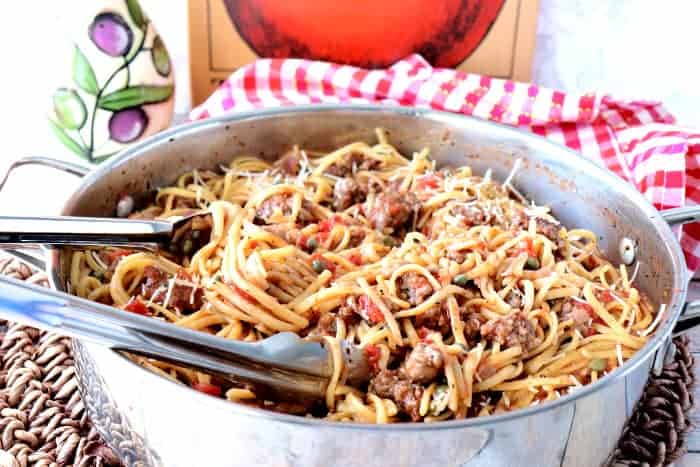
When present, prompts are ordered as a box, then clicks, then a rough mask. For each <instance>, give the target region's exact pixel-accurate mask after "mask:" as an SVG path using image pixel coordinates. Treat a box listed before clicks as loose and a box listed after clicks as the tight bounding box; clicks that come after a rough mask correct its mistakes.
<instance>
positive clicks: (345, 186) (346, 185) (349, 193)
mask: <svg viewBox="0 0 700 467" xmlns="http://www.w3.org/2000/svg"><path fill="white" fill-rule="evenodd" d="M365 196H366V192H365V191H363V190H362V187H361V186H360V184H359V183H357V182H356V181H355V179H353V178H350V177H346V178H341V179H340V180H338V181H337V182H335V186H334V187H333V209H335V210H336V211H343V210H345V209H347V208H349V207H350V206H352V205H353V204H357V203H361V202H363V201H364V200H365Z"/></svg>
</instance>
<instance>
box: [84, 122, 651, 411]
mask: <svg viewBox="0 0 700 467" xmlns="http://www.w3.org/2000/svg"><path fill="white" fill-rule="evenodd" d="M377 136H378V142H377V143H376V144H375V145H369V144H366V143H364V142H358V143H353V144H350V145H348V146H345V147H342V148H340V149H337V150H335V151H333V152H331V153H328V154H320V153H311V152H306V151H304V150H302V149H299V148H297V147H295V148H294V149H293V150H291V151H290V152H289V153H287V154H285V155H283V156H282V157H281V158H280V159H279V160H278V161H277V162H275V163H274V164H270V163H268V162H265V161H263V160H261V159H257V158H254V157H238V158H236V159H235V160H234V161H233V162H232V163H231V164H230V165H229V166H226V167H222V173H215V172H211V171H197V170H195V171H192V172H189V173H187V174H184V175H182V176H181V177H180V178H179V179H178V180H177V183H176V184H175V185H173V186H170V187H166V188H162V189H160V190H159V191H158V193H157V195H156V197H155V200H154V202H153V204H152V205H150V206H148V207H146V208H145V209H143V210H141V211H139V212H136V213H135V214H132V217H142V218H143V217H157V218H173V217H176V216H182V215H186V214H190V213H193V212H196V211H198V210H206V211H208V212H209V213H210V214H211V217H210V218H211V221H209V220H207V219H202V218H196V219H195V220H193V221H192V224H191V225H190V226H188V228H187V229H185V231H183V232H179V233H178V235H177V237H176V241H175V242H174V243H173V244H172V245H171V248H170V251H169V252H166V253H164V254H160V255H154V254H152V253H143V252H134V251H128V250H115V249H107V250H101V251H76V252H74V254H73V257H72V265H71V274H70V281H71V283H70V288H71V292H72V293H75V294H77V295H80V296H82V297H87V298H89V299H92V300H97V301H101V302H105V303H108V304H113V305H115V306H117V307H121V308H123V309H125V310H127V311H131V312H135V313H141V314H144V315H148V316H153V317H155V318H158V319H163V320H167V321H169V322H172V323H175V324H177V325H180V326H185V327H188V328H191V329H196V330H200V331H202V332H208V333H212V334H216V335H218V336H222V337H224V338H228V339H240V340H247V341H255V340H259V339H263V338H265V337H266V336H269V335H272V334H274V333H277V332H282V331H292V332H295V333H298V334H299V335H302V336H305V337H308V338H314V339H322V340H323V341H325V343H326V344H327V345H328V347H329V348H330V350H331V354H332V356H333V361H334V363H335V371H334V374H333V378H332V381H331V383H330V385H329V387H328V391H327V395H326V398H325V400H324V401H323V402H322V403H315V404H309V403H302V402H300V403H299V404H291V403H288V402H285V403H281V402H276V401H268V400H261V399H260V398H258V397H257V396H256V394H255V391H254V389H253V388H249V387H231V386H230V384H228V385H224V384H223V383H222V382H221V381H216V380H215V379H213V378H212V377H210V376H208V375H206V374H203V373H199V372H196V371H193V370H188V369H183V368H180V367H176V366H173V365H170V364H165V363H162V362H158V361H154V360H150V359H145V358H138V360H139V362H140V363H141V364H143V365H144V366H146V367H148V368H150V369H151V370H153V371H157V372H158V373H160V374H163V375H165V376H168V377H171V378H173V379H176V380H178V381H180V382H182V383H185V384H188V385H190V386H192V387H194V388H195V389H199V390H201V391H204V392H207V393H209V394H215V395H219V396H221V397H226V398H228V399H230V400H233V401H237V402H239V403H244V404H253V405H257V406H260V407H265V408H269V409H273V410H280V411H285V412H290V413H297V414H302V415H313V416H319V417H327V418H329V419H332V420H338V421H357V422H368V423H387V422H395V421H408V420H411V421H425V422H431V421H438V420H446V419H452V418H464V417H474V416H484V415H489V414H493V413H498V412H502V411H508V410H513V409H517V408H521V407H527V406H531V405H534V404H538V403H540V402H541V401H546V400H552V399H555V398H558V397H560V396H561V395H562V394H565V393H567V392H570V391H574V390H576V389H577V388H579V387H580V386H582V385H585V384H588V383H591V382H594V381H596V380H597V379H599V378H601V377H602V376H604V375H605V374H607V373H609V372H611V371H613V370H614V369H615V368H617V367H619V366H620V365H621V364H622V363H623V362H624V360H626V359H628V358H630V357H631V356H632V355H633V354H634V353H635V352H636V351H637V350H639V349H640V348H641V347H642V346H643V345H644V343H645V342H646V341H647V339H648V336H649V334H650V333H651V332H652V331H653V329H654V327H655V326H656V325H657V324H658V322H659V320H658V319H656V318H658V316H655V313H654V311H653V310H652V307H651V305H650V303H649V302H648V300H647V299H646V298H645V297H644V296H643V295H642V294H640V293H639V291H638V290H637V289H636V288H634V286H633V285H632V283H631V282H632V281H631V280H630V278H629V274H628V271H627V270H626V268H625V266H624V265H620V266H619V267H616V266H614V265H612V264H611V263H610V262H609V261H607V260H606V259H605V258H603V257H602V256H601V254H600V252H599V250H598V247H597V244H596V236H595V234H594V233H592V232H590V231H588V230H583V229H574V230H567V229H566V228H564V227H563V226H561V225H560V224H559V222H558V221H557V220H556V219H555V218H554V217H552V215H551V214H550V212H549V210H548V208H546V207H543V206H536V205H534V203H529V202H527V201H526V200H525V198H524V197H523V196H522V195H521V194H520V193H518V192H517V191H516V190H515V189H514V188H513V187H512V185H511V180H512V179H513V177H514V176H517V174H516V173H515V171H516V170H517V167H518V165H519V164H518V163H516V164H515V165H514V170H513V172H511V174H510V175H509V177H508V178H507V180H506V182H505V183H503V184H500V183H498V182H496V181H493V180H491V176H490V173H487V174H486V175H485V176H484V177H480V176H476V175H474V174H473V173H472V171H471V170H470V169H469V168H468V167H460V168H442V169H440V170H437V169H436V167H435V162H434V161H432V160H431V159H430V157H429V155H428V150H424V151H422V152H420V153H416V154H414V155H413V157H412V158H411V159H410V160H409V159H406V158H404V157H403V156H402V155H401V154H399V152H398V151H397V150H396V149H395V148H394V147H393V146H391V145H390V144H389V143H388V141H387V138H386V135H385V134H384V133H383V132H382V131H381V130H378V131H377ZM342 341H349V342H351V343H353V344H355V345H358V346H360V347H362V348H363V349H364V353H365V356H366V359H367V361H368V363H369V365H370V368H371V375H370V376H369V381H368V382H366V383H363V384H359V385H355V386H351V385H350V384H349V383H348V381H347V374H346V373H347V372H346V369H345V368H343V360H342V358H341V354H340V343H341V342H342Z"/></svg>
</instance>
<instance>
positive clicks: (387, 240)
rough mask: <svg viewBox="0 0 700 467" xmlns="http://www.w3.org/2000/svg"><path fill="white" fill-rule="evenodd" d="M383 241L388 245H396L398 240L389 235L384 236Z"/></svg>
mask: <svg viewBox="0 0 700 467" xmlns="http://www.w3.org/2000/svg"><path fill="white" fill-rule="evenodd" d="M382 243H383V244H384V245H386V246H394V245H396V241H395V240H394V239H393V238H392V237H389V236H386V237H384V238H383V239H382Z"/></svg>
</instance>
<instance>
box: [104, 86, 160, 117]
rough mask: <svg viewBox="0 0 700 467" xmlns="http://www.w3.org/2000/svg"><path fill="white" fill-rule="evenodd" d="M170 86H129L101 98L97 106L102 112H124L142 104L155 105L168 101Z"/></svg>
mask: <svg viewBox="0 0 700 467" xmlns="http://www.w3.org/2000/svg"><path fill="white" fill-rule="evenodd" d="M172 95H173V87H172V86H170V85H169V86H131V87H128V88H124V89H120V90H119V91H114V92H112V93H109V94H107V95H106V96H102V97H101V98H100V102H99V106H100V108H101V109H104V110H111V111H117V110H124V109H128V108H129V107H136V106H139V105H144V104H156V103H158V102H163V101H166V100H168V99H170V96H172Z"/></svg>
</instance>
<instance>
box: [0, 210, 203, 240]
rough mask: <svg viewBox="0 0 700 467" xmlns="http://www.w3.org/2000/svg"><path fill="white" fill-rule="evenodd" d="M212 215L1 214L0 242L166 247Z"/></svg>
mask: <svg viewBox="0 0 700 467" xmlns="http://www.w3.org/2000/svg"><path fill="white" fill-rule="evenodd" d="M210 216H211V214H210V213H208V212H206V211H198V212H196V213H194V214H191V215H188V216H184V217H181V218H179V219H177V220H175V221H172V222H171V221H166V220H152V219H115V218H108V217H73V216H63V217H60V216H58V217H8V216H0V244H2V245H4V246H17V247H23V246H27V245H74V246H78V245H80V246H128V247H130V248H133V249H156V248H157V247H159V246H168V245H169V244H170V243H172V242H173V240H174V239H175V238H176V237H177V235H178V234H179V233H180V232H181V230H182V229H186V228H187V227H188V224H190V223H191V222H192V221H195V220H196V219H197V218H201V219H204V218H207V217H210Z"/></svg>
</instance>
